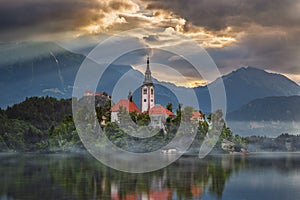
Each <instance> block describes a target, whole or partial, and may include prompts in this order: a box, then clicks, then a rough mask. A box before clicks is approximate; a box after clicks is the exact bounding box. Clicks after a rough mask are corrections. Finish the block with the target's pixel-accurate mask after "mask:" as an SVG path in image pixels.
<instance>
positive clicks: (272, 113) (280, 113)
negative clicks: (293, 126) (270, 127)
mask: <svg viewBox="0 0 300 200" xmlns="http://www.w3.org/2000/svg"><path fill="white" fill-rule="evenodd" d="M227 120H230V121H300V96H289V97H286V96H280V97H266V98H262V99H255V100H253V101H251V102H249V103H247V104H246V105H244V106H242V107H241V108H239V109H237V110H236V111H233V112H231V113H229V114H228V115H227Z"/></svg>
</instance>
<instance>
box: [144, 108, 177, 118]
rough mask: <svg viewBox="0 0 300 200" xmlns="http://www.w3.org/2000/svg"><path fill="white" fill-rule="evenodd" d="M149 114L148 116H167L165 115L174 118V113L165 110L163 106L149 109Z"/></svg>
mask: <svg viewBox="0 0 300 200" xmlns="http://www.w3.org/2000/svg"><path fill="white" fill-rule="evenodd" d="M149 114H150V115H162V114H167V115H170V116H174V113H172V112H171V111H169V110H168V109H166V108H165V107H163V106H154V107H153V108H151V109H150V111H149Z"/></svg>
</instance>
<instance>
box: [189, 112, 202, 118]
mask: <svg viewBox="0 0 300 200" xmlns="http://www.w3.org/2000/svg"><path fill="white" fill-rule="evenodd" d="M200 117H203V114H201V113H200V112H197V111H195V112H193V116H192V117H191V120H194V119H198V118H200Z"/></svg>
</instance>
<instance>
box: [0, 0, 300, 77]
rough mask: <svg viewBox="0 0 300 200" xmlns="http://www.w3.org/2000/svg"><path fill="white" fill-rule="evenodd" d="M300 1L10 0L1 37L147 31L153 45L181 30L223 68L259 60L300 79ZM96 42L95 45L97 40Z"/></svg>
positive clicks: (3, 10) (5, 0) (2, 12)
mask: <svg viewBox="0 0 300 200" xmlns="http://www.w3.org/2000/svg"><path fill="white" fill-rule="evenodd" d="M299 10H300V0H248V1H247V0H164V1H161V0H2V1H1V6H0V40H1V41H0V42H8V41H24V40H60V39H61V38H63V39H66V38H67V39H70V38H79V37H86V36H87V35H93V36H95V35H106V36H109V35H111V34H114V33H119V32H120V31H124V30H129V29H134V28H148V27H160V28H163V29H165V32H164V33H163V34H160V35H155V34H152V35H149V34H148V35H147V34H145V35H140V36H139V38H140V40H141V42H144V43H146V44H149V45H150V47H154V48H159V47H160V46H162V45H170V46H171V45H177V44H178V41H177V40H176V37H175V38H174V37H173V35H174V34H173V33H174V32H176V33H181V34H183V35H185V36H187V37H188V38H190V39H192V40H194V41H197V42H198V43H199V44H200V45H202V46H203V47H205V48H206V49H207V50H208V51H209V53H210V54H211V55H212V57H213V58H214V60H215V61H216V63H217V65H218V67H219V68H220V70H221V72H223V73H228V72H230V71H232V70H233V69H236V68H237V67H240V66H245V65H251V66H254V67H260V68H262V69H267V70H270V71H275V72H280V73H284V74H286V75H288V76H289V77H291V78H293V79H294V80H297V81H298V80H300V78H299V77H300V75H299V74H300V68H299V61H298V58H299V56H300V37H299V35H300V12H299ZM91 46H92V45H91Z"/></svg>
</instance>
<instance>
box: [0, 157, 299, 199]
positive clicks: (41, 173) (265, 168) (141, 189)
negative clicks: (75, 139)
mask: <svg viewBox="0 0 300 200" xmlns="http://www.w3.org/2000/svg"><path fill="white" fill-rule="evenodd" d="M299 186H300V153H257V154H250V155H247V156H233V155H215V156H208V157H206V158H205V159H202V160H201V159H199V158H197V157H196V156H195V157H193V156H189V157H181V158H180V159H179V160H177V161H176V162H175V163H173V164H171V165H170V166H168V167H166V168H164V169H161V170H158V171H155V172H151V173H145V174H130V173H124V172H119V171H116V170H113V169H110V168H108V167H106V166H104V165H102V164H101V163H99V162H98V161H97V160H95V159H94V158H93V157H91V156H90V155H89V154H15V153H2V154H0V200H15V199H30V200H35V199H38V200H41V199H43V200H44V199H45V200H47V199H114V200H121V199H124V200H135V199H141V200H142V199H159V200H163V199H207V200H212V199H225V200H250V199H253V200H259V199H266V200H269V199H272V200H274V199H278V200H279V199H280V200H283V199H284V200H288V199H291V200H295V199H300V190H299Z"/></svg>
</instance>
